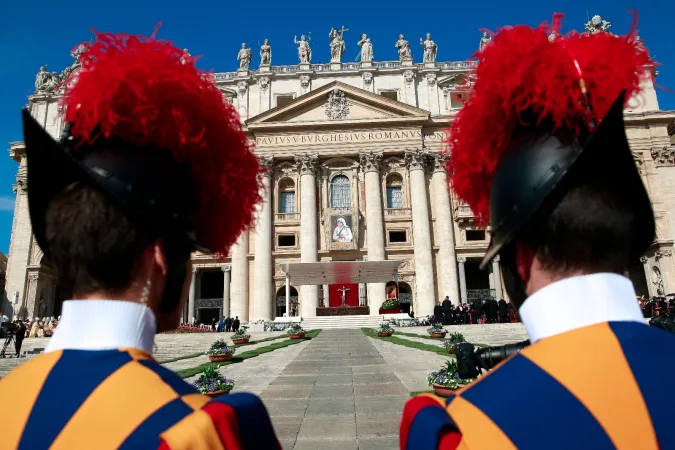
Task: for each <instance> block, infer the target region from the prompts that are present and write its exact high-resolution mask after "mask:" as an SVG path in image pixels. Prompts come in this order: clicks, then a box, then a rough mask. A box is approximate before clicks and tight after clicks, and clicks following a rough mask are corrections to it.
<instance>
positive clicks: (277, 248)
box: [274, 230, 300, 252]
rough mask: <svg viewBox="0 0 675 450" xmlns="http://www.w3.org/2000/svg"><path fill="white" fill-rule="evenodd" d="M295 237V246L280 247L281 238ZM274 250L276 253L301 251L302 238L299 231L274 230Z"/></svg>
mask: <svg viewBox="0 0 675 450" xmlns="http://www.w3.org/2000/svg"><path fill="white" fill-rule="evenodd" d="M290 235H294V236H295V245H294V246H280V245H279V236H290ZM274 249H275V251H278V252H279V251H296V250H299V249H300V236H299V233H298V232H297V231H291V230H282V231H279V230H274Z"/></svg>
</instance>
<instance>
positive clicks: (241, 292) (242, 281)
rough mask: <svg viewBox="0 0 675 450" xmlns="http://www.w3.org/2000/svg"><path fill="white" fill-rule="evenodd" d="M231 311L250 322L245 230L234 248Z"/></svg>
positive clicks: (246, 231) (244, 320)
mask: <svg viewBox="0 0 675 450" xmlns="http://www.w3.org/2000/svg"><path fill="white" fill-rule="evenodd" d="M230 295H231V296H232V297H231V298H232V299H231V302H230V311H231V314H232V318H235V317H237V316H239V320H240V321H241V322H243V323H247V322H248V230H244V231H243V232H242V233H241V234H240V235H239V239H237V242H236V243H235V244H234V246H233V247H232V282H231V284H230Z"/></svg>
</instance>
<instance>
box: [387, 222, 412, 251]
mask: <svg viewBox="0 0 675 450" xmlns="http://www.w3.org/2000/svg"><path fill="white" fill-rule="evenodd" d="M385 231H386V233H385V240H386V246H387V247H389V246H392V247H409V246H411V245H412V240H411V239H410V238H411V230H410V228H409V227H401V226H396V227H392V228H386V229H385ZM391 231H395V232H404V233H405V242H391V241H390V240H389V233H390V232H391Z"/></svg>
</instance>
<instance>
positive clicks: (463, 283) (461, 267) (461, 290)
mask: <svg viewBox="0 0 675 450" xmlns="http://www.w3.org/2000/svg"><path fill="white" fill-rule="evenodd" d="M465 262H466V258H465V257H464V256H459V257H457V263H458V264H459V293H460V297H461V299H462V303H467V298H466V273H465V272H464V263H465Z"/></svg>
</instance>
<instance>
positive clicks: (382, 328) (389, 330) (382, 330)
mask: <svg viewBox="0 0 675 450" xmlns="http://www.w3.org/2000/svg"><path fill="white" fill-rule="evenodd" d="M377 332H378V333H393V332H394V329H393V328H392V327H391V325H389V324H388V323H387V322H382V323H381V324H380V328H378V329H377Z"/></svg>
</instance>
